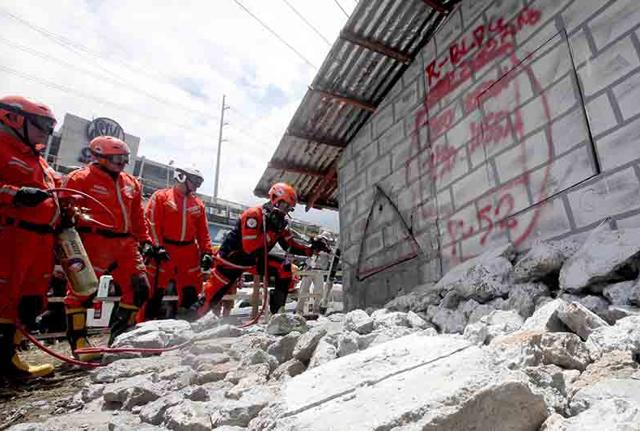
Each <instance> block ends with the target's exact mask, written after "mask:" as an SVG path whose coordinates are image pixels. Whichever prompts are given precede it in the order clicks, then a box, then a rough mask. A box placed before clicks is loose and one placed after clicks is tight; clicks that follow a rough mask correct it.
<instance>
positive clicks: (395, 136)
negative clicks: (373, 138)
mask: <svg viewBox="0 0 640 431" xmlns="http://www.w3.org/2000/svg"><path fill="white" fill-rule="evenodd" d="M403 139H404V124H403V123H402V121H399V122H397V123H396V124H394V125H393V126H391V128H389V130H387V131H386V132H385V133H384V134H383V135H382V136H380V139H378V148H379V150H380V155H385V154H387V153H390V152H392V151H393V149H394V148H395V146H396V144H397V143H398V142H400V141H402V140H403Z"/></svg>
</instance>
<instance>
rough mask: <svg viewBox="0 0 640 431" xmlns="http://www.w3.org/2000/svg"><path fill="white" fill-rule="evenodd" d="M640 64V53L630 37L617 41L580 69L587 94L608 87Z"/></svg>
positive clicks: (579, 72)
mask: <svg viewBox="0 0 640 431" xmlns="http://www.w3.org/2000/svg"><path fill="white" fill-rule="evenodd" d="M638 66H640V60H638V54H637V53H636V49H635V47H634V46H633V43H632V42H631V39H630V38H629V37H625V38H624V39H623V40H621V41H619V42H616V43H614V44H612V45H610V46H609V47H607V48H606V49H605V50H604V51H602V52H600V53H599V54H598V55H597V56H595V57H593V58H592V59H591V61H589V62H588V63H586V64H585V65H584V66H582V67H581V68H580V69H579V70H578V74H579V75H580V80H581V81H582V84H583V88H584V92H585V95H586V96H590V95H592V94H593V93H595V92H597V91H599V90H601V89H603V88H605V87H608V86H609V85H611V83H613V82H615V81H616V80H618V79H619V78H622V77H623V76H624V75H626V74H628V73H629V72H631V71H632V70H633V69H635V68H637V67H638Z"/></svg>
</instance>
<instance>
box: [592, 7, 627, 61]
mask: <svg viewBox="0 0 640 431" xmlns="http://www.w3.org/2000/svg"><path fill="white" fill-rule="evenodd" d="M638 22H640V9H639V8H638V2H637V1H636V0H616V1H614V2H613V3H610V4H609V6H608V7H607V8H606V9H605V10H603V11H602V12H601V13H599V14H598V16H596V17H594V18H593V19H592V20H591V21H589V24H588V26H589V29H590V30H591V36H592V37H593V41H594V42H595V44H596V48H597V49H598V50H600V49H602V48H603V47H605V46H606V45H607V44H608V43H610V42H612V41H614V40H616V39H617V38H618V37H620V36H622V35H623V34H625V33H626V32H627V31H629V30H631V29H632V28H634V27H637V25H638Z"/></svg>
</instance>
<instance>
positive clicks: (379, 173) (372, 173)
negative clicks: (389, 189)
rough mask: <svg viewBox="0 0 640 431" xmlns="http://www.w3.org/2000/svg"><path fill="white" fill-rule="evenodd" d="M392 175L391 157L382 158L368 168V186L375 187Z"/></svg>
mask: <svg viewBox="0 0 640 431" xmlns="http://www.w3.org/2000/svg"><path fill="white" fill-rule="evenodd" d="M390 173H391V155H386V156H382V157H380V158H379V159H378V160H377V161H375V162H373V163H372V164H371V166H369V168H367V184H368V185H369V186H373V185H375V184H377V183H378V182H380V180H382V179H383V178H384V177H386V176H388V175H389V174H390Z"/></svg>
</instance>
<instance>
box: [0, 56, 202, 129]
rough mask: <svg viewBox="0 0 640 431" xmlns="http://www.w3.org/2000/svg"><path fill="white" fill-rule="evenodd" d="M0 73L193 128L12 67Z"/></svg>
mask: <svg viewBox="0 0 640 431" xmlns="http://www.w3.org/2000/svg"><path fill="white" fill-rule="evenodd" d="M0 71H4V72H6V73H9V74H11V75H15V76H19V77H21V78H24V79H27V80H29V81H33V82H37V83H40V84H42V85H44V86H46V87H49V88H52V89H54V90H58V91H61V92H63V93H65V94H74V95H76V96H77V97H81V98H83V99H87V100H91V101H93V102H98V103H101V104H104V105H111V106H113V107H115V108H117V109H121V110H123V111H126V112H130V113H132V114H135V115H138V116H140V117H142V118H146V119H154V120H159V121H163V122H165V123H170V124H173V125H174V126H176V127H179V128H181V129H189V128H191V126H187V125H185V124H180V123H175V122H173V121H169V120H167V119H164V118H162V117H157V116H155V115H150V114H148V113H143V112H140V111H138V110H136V109H133V108H129V107H127V106H124V105H121V104H118V103H115V102H111V101H110V100H106V99H102V98H99V97H96V96H90V95H88V94H86V93H83V92H81V91H78V90H76V89H73V88H70V87H65V86H63V85H59V84H56V83H55V82H51V81H47V80H46V79H42V78H38V77H37V76H33V75H30V74H28V73H24V72H20V71H18V70H16V69H12V68H10V67H6V66H3V65H0Z"/></svg>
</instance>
